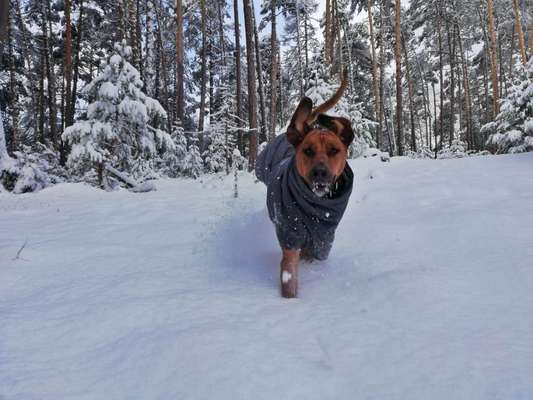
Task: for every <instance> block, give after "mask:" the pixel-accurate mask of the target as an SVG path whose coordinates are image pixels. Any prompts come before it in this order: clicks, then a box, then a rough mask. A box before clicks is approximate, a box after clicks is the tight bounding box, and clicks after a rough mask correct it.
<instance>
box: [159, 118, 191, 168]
mask: <svg viewBox="0 0 533 400" xmlns="http://www.w3.org/2000/svg"><path fill="white" fill-rule="evenodd" d="M170 136H171V138H172V142H173V143H174V148H173V149H171V150H168V151H166V152H165V155H164V157H163V162H164V167H163V172H164V174H165V175H167V176H169V177H171V178H176V177H178V176H179V175H180V173H181V172H182V170H183V162H184V160H185V157H186V156H187V138H186V137H185V132H184V131H183V127H182V126H181V124H180V123H179V121H178V122H176V123H174V126H173V128H172V133H171V135H170Z"/></svg>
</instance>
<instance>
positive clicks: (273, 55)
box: [269, 0, 278, 140]
mask: <svg viewBox="0 0 533 400" xmlns="http://www.w3.org/2000/svg"><path fill="white" fill-rule="evenodd" d="M270 18H271V24H272V29H271V34H270V63H271V66H270V68H271V69H270V129H269V140H272V139H274V137H275V136H276V106H277V99H276V94H277V79H278V62H277V54H278V51H277V49H278V40H277V32H276V29H277V27H276V0H271V3H270Z"/></svg>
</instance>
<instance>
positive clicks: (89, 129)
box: [63, 41, 174, 174]
mask: <svg viewBox="0 0 533 400" xmlns="http://www.w3.org/2000/svg"><path fill="white" fill-rule="evenodd" d="M131 53H132V51H131V48H130V47H129V46H127V45H126V43H125V42H124V41H123V42H122V43H116V44H115V51H114V54H112V55H111V57H109V60H108V62H107V63H106V64H105V65H104V67H103V69H102V71H101V72H100V73H99V74H98V75H97V76H96V78H95V79H94V80H93V81H92V82H91V83H89V84H88V85H87V86H86V87H85V88H84V89H83V93H84V95H86V96H87V97H88V99H89V101H90V104H89V106H88V109H87V116H86V119H84V120H81V121H78V122H76V123H75V124H74V125H72V126H70V127H68V128H67V129H65V131H64V133H63V140H65V141H67V142H68V143H70V144H71V145H72V151H71V153H70V155H69V158H68V165H69V166H70V167H71V168H72V170H73V171H75V172H76V173H78V174H83V173H84V172H86V171H87V170H89V169H92V168H94V166H95V164H100V165H102V164H107V165H110V166H112V167H114V168H116V169H118V170H120V171H125V172H129V173H131V172H134V171H133V170H132V169H133V166H134V165H136V164H138V163H139V161H140V160H148V159H151V158H153V157H154V156H155V155H156V154H157V150H158V149H161V148H165V149H167V150H171V149H173V148H174V142H173V141H172V139H171V137H170V135H169V134H168V133H166V132H164V131H162V130H161V129H159V128H158V124H161V123H162V122H163V121H164V120H165V119H166V112H165V110H164V109H163V108H162V107H161V105H160V104H159V102H158V101H157V100H154V99H152V98H151V97H148V96H147V95H146V94H144V93H143V91H142V87H143V82H142V81H141V79H140V75H139V72H138V71H137V70H136V69H135V68H134V67H133V66H132V65H131V64H130V63H129V62H128V61H127V60H128V58H129V57H131ZM146 165H147V163H145V166H146ZM137 172H138V171H137Z"/></svg>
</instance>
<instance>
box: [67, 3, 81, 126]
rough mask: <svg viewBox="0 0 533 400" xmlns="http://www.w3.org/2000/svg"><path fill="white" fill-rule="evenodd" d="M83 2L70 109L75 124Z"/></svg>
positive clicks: (70, 116)
mask: <svg viewBox="0 0 533 400" xmlns="http://www.w3.org/2000/svg"><path fill="white" fill-rule="evenodd" d="M83 11H84V8H83V0H80V17H79V19H78V28H77V30H76V34H77V36H76V56H75V58H74V60H75V61H74V78H73V82H72V95H71V99H70V109H69V111H68V120H69V121H72V122H74V114H75V111H76V99H77V96H78V93H77V92H78V77H79V74H80V50H81V38H82V36H83Z"/></svg>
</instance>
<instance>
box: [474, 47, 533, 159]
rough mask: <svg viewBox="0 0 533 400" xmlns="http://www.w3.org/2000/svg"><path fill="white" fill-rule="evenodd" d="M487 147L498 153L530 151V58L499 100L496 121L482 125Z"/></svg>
mask: <svg viewBox="0 0 533 400" xmlns="http://www.w3.org/2000/svg"><path fill="white" fill-rule="evenodd" d="M481 132H482V133H483V134H486V135H487V134H489V135H490V136H489V138H488V140H487V146H488V147H489V148H491V149H492V150H495V151H496V152H497V153H523V152H526V151H533V57H531V58H530V59H529V62H528V63H527V64H526V65H525V66H524V67H523V68H522V69H521V72H520V74H519V76H518V79H517V82H515V84H514V85H513V86H512V87H511V88H510V89H509V92H508V94H507V96H506V97H505V98H504V99H503V100H502V102H501V105H500V113H499V114H498V115H497V116H496V118H495V120H494V121H492V122H489V123H488V124H486V125H484V126H483V128H481Z"/></svg>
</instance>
